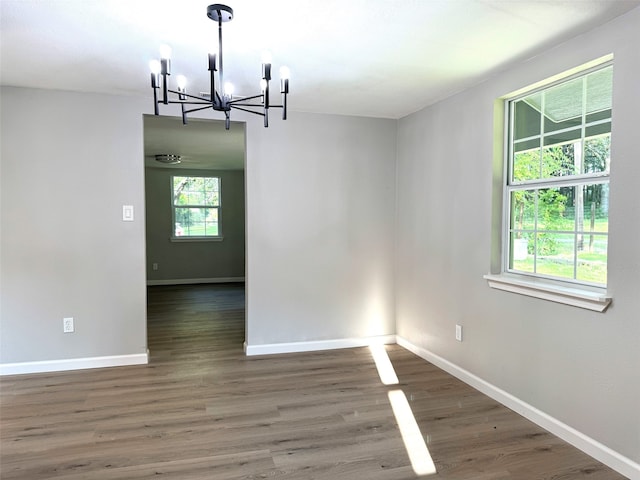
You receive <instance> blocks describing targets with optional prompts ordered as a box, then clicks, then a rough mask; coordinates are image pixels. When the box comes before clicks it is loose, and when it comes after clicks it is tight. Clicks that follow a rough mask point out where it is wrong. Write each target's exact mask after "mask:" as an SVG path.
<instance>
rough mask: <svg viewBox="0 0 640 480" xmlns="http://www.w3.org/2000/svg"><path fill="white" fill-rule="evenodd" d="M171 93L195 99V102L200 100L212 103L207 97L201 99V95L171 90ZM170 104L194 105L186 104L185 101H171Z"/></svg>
mask: <svg viewBox="0 0 640 480" xmlns="http://www.w3.org/2000/svg"><path fill="white" fill-rule="evenodd" d="M169 92H170V93H173V94H174V95H182V96H185V97H189V98H193V99H195V100H200V101H201V102H205V103H211V102H209V100H207V99H206V98H205V97H201V96H200V95H189V94H188V93H186V92H179V91H176V90H169ZM168 103H192V102H185V101H183V100H181V101H176V100H169V102H168Z"/></svg>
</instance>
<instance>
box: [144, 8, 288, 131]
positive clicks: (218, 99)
mask: <svg viewBox="0 0 640 480" xmlns="http://www.w3.org/2000/svg"><path fill="white" fill-rule="evenodd" d="M207 16H208V17H209V18H210V19H211V20H213V21H214V22H217V23H218V55H217V58H216V54H215V53H209V67H208V68H209V78H210V93H209V94H208V98H207V96H205V94H200V95H192V94H189V93H187V91H186V85H185V84H184V83H183V84H180V82H179V83H178V89H177V90H172V89H171V88H169V81H168V77H169V76H170V75H171V59H170V55H169V54H163V55H161V58H160V61H159V62H157V61H154V62H152V67H151V88H152V89H153V105H154V113H155V114H156V115H159V114H160V108H159V106H160V104H164V105H168V104H180V106H181V109H182V123H183V124H185V125H186V124H187V115H188V114H190V113H193V112H197V111H200V110H206V109H209V108H212V109H213V110H216V111H218V112H224V115H225V128H226V129H227V130H229V127H230V124H231V110H232V109H237V110H242V111H244V112H248V113H252V114H254V115H261V116H262V117H264V126H265V127H268V126H269V109H270V108H281V109H282V119H283V120H286V119H287V95H288V94H289V78H288V74H286V73H285V74H283V75H281V78H280V93H281V95H282V104H281V105H273V104H271V102H270V101H269V82H270V81H271V63H262V80H261V82H260V83H261V90H262V92H261V93H260V94H258V95H252V96H248V97H244V96H238V97H236V98H234V97H233V93H232V92H227V91H225V90H224V89H225V88H226V86H225V83H224V63H223V57H222V53H223V52H222V24H223V23H225V22H229V21H231V20H232V19H233V10H232V9H231V7H228V6H227V5H222V4H219V3H216V4H213V5H209V6H208V7H207ZM216 72H217V73H218V83H219V84H220V86H221V88H222V90H221V93H218V89H217V88H216ZM158 90H161V91H162V93H161V98H158V96H159V95H158V93H159V92H158ZM169 94H173V95H176V96H177V100H171V99H170V97H169ZM256 101H257V102H256ZM191 105H204V106H200V107H195V108H187V106H191Z"/></svg>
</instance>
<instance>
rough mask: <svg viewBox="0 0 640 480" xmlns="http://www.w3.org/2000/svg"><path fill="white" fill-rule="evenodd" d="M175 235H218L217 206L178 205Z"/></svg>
mask: <svg viewBox="0 0 640 480" xmlns="http://www.w3.org/2000/svg"><path fill="white" fill-rule="evenodd" d="M175 216H176V223H175V236H177V237H179V236H197V237H201V236H202V237H204V236H216V235H218V209H217V208H193V207H189V208H184V207H176V209H175Z"/></svg>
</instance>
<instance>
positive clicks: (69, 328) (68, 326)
mask: <svg viewBox="0 0 640 480" xmlns="http://www.w3.org/2000/svg"><path fill="white" fill-rule="evenodd" d="M62 331H63V332H64V333H73V332H74V331H75V329H74V328H73V317H67V318H63V319H62Z"/></svg>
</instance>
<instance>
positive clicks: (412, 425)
mask: <svg viewBox="0 0 640 480" xmlns="http://www.w3.org/2000/svg"><path fill="white" fill-rule="evenodd" d="M388 395H389V402H391V408H392V409H393V414H394V415H395V417H396V422H398V427H399V428H400V434H401V435H402V441H403V442H404V446H405V448H406V449H407V453H408V454H409V460H411V466H412V467H413V471H414V472H416V475H431V474H434V473H436V466H435V465H434V463H433V460H432V459H431V454H430V453H429V449H428V448H427V444H426V443H425V441H424V438H423V437H422V433H420V427H418V423H417V422H416V419H415V417H414V416H413V411H412V410H411V407H410V406H409V402H408V401H407V396H406V395H405V394H404V392H403V391H402V390H391V391H389V393H388Z"/></svg>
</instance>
